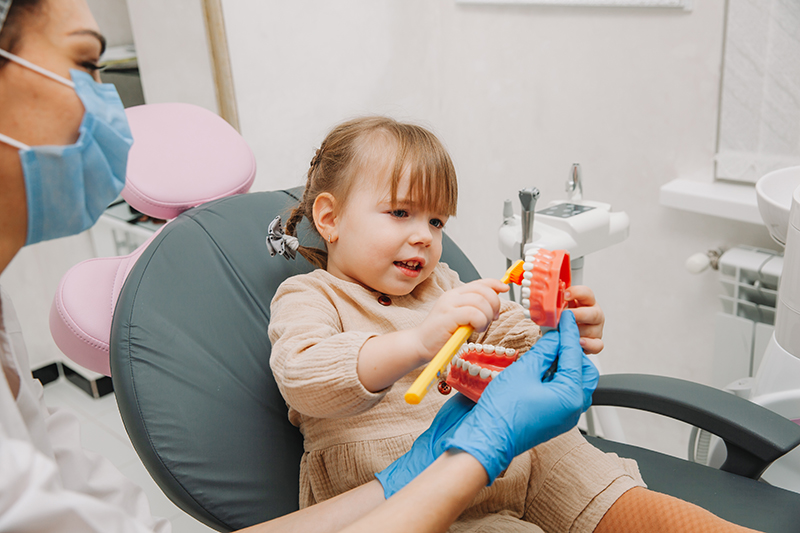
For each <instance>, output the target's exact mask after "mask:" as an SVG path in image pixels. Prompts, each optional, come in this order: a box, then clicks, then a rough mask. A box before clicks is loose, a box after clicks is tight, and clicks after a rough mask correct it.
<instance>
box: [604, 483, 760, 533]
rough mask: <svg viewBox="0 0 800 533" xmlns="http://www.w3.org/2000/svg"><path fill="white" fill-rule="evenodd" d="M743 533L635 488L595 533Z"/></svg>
mask: <svg viewBox="0 0 800 533" xmlns="http://www.w3.org/2000/svg"><path fill="white" fill-rule="evenodd" d="M619 531H637V532H642V533H662V532H663V533H671V532H674V531H685V532H689V533H744V532H748V531H750V532H752V531H754V530H752V529H747V528H745V527H741V526H737V525H735V524H732V523H730V522H727V521H725V520H723V519H722V518H719V517H718V516H716V515H714V514H712V513H710V512H708V511H706V510H705V509H703V508H702V507H698V506H696V505H694V504H692V503H689V502H685V501H683V500H679V499H678V498H674V497H672V496H667V495H666V494H661V493H658V492H653V491H651V490H647V489H645V488H642V487H636V488H633V489H631V490H629V491H628V492H626V493H625V494H623V495H622V496H621V497H620V498H619V499H618V500H617V501H616V503H614V505H612V506H611V509H609V510H608V512H607V513H606V515H605V516H604V517H603V519H602V520H600V523H599V524H598V525H597V529H595V533H615V532H619Z"/></svg>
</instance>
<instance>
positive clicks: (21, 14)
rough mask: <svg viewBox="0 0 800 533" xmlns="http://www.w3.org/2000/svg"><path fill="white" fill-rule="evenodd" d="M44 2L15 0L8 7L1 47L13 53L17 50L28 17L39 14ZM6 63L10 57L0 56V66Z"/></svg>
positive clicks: (1, 36)
mask: <svg viewBox="0 0 800 533" xmlns="http://www.w3.org/2000/svg"><path fill="white" fill-rule="evenodd" d="M44 4H45V1H44V0H13V1H12V2H11V7H9V8H8V13H7V14H6V21H5V23H4V24H3V29H2V30H0V48H2V49H3V50H5V51H6V52H10V53H12V54H13V53H14V52H16V49H17V47H18V46H19V41H20V38H21V36H22V32H23V26H24V25H25V24H26V23H27V22H28V20H27V19H28V18H29V17H30V16H32V15H38V14H39V13H40V11H41V9H42V8H43V7H44ZM6 63H8V59H6V58H4V57H0V68H3V67H4V66H5V65H6Z"/></svg>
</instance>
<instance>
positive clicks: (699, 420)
mask: <svg viewBox="0 0 800 533" xmlns="http://www.w3.org/2000/svg"><path fill="white" fill-rule="evenodd" d="M299 194H300V191H299V190H289V191H277V192H265V193H252V194H246V195H239V196H234V197H230V198H224V199H221V200H217V201H214V202H211V203H208V204H205V205H203V206H200V207H197V208H194V209H191V210H189V211H187V212H185V213H184V214H182V215H181V216H179V217H178V218H177V219H176V220H174V221H173V222H171V223H170V224H169V225H168V226H167V227H166V228H164V230H163V231H162V232H161V234H159V235H158V236H157V237H156V238H155V239H154V240H153V241H152V243H151V244H150V245H149V246H148V248H147V249H146V250H145V251H144V252H143V253H142V254H141V257H140V258H139V259H138V261H137V262H136V265H135V266H134V267H133V269H132V270H131V272H130V274H129V276H128V279H127V282H126V283H125V286H124V288H123V289H122V291H121V294H120V297H119V301H118V303H117V306H116V310H115V313H114V319H113V325H112V331H111V343H110V353H111V371H112V376H113V382H114V389H115V391H116V397H117V402H118V403H119V407H120V412H121V414H122V418H123V421H124V423H125V427H126V429H127V431H128V433H129V435H130V437H131V440H132V441H133V444H134V447H135V448H136V451H137V453H138V454H139V456H140V457H141V458H142V460H143V462H144V464H145V466H146V467H147V469H148V470H149V472H150V474H151V475H152V476H153V478H154V479H155V480H156V482H157V483H158V485H159V486H160V487H161V488H162V490H163V491H164V492H165V493H166V494H167V496H169V498H170V499H171V500H172V501H174V502H175V503H176V504H177V505H178V506H179V507H181V508H182V509H183V510H185V511H186V512H187V513H189V514H190V515H192V516H194V517H195V518H197V519H198V520H200V521H202V522H205V523H206V524H208V525H209V526H211V527H214V528H216V529H218V530H220V531H227V530H232V529H238V528H241V527H244V526H248V525H251V524H254V523H258V522H261V521H264V520H268V519H270V518H274V517H277V516H280V515H283V514H285V513H288V512H291V511H293V510H295V509H297V496H298V464H299V460H300V456H301V454H302V453H303V444H302V437H301V435H300V433H299V432H298V430H297V429H296V428H295V427H293V426H292V425H290V424H289V422H288V420H287V416H286V414H287V408H286V405H285V403H284V401H283V399H282V398H281V396H280V394H279V392H278V389H277V387H276V385H275V382H274V380H273V378H272V374H271V372H270V368H269V356H270V343H269V339H268V337H267V326H268V324H269V319H270V309H269V305H270V301H271V299H272V296H273V294H274V293H275V290H276V289H277V287H278V285H279V284H280V283H281V282H282V281H283V280H284V279H286V277H288V276H291V275H294V274H298V273H301V272H307V271H309V270H310V269H311V266H310V265H309V264H308V263H306V262H305V261H304V260H303V259H302V258H298V260H297V261H286V260H285V259H283V258H282V257H270V256H269V254H268V252H267V248H266V246H265V242H264V241H265V236H266V234H267V226H268V224H269V222H270V221H271V220H272V219H273V218H274V217H275V215H276V214H286V213H288V210H289V209H290V208H291V206H293V205H294V204H295V203H296V202H297V200H298V198H299ZM308 238H309V237H308V235H307V234H304V231H303V228H302V227H301V240H303V239H308ZM443 260H444V261H445V262H447V263H448V264H449V265H450V266H451V267H453V268H454V269H456V270H457V271H458V272H459V273H460V275H461V277H462V279H463V280H465V281H468V280H472V279H475V278H477V277H478V273H477V272H476V270H475V268H474V267H473V266H472V265H471V263H470V262H469V260H468V259H467V258H466V257H465V256H464V255H463V253H462V252H461V251H460V250H459V249H458V247H457V246H455V245H454V244H453V243H452V241H450V240H449V239H447V238H446V239H445V245H444V253H443ZM595 401H596V403H601V404H607V405H623V406H631V407H638V408H644V409H647V410H652V411H656V412H660V413H662V414H666V415H668V416H673V417H676V418H679V419H682V420H686V421H688V422H690V423H693V424H695V425H698V426H700V427H703V428H704V429H708V430H710V431H712V432H714V433H716V434H718V435H720V436H722V437H723V438H724V439H725V440H726V441H727V442H728V444H729V450H731V452H730V456H731V458H732V460H731V462H730V464H728V465H726V467H725V468H726V469H727V470H729V471H728V472H726V471H721V470H714V469H710V468H707V467H703V466H700V465H697V464H694V463H689V462H687V461H681V460H679V459H674V458H671V457H667V456H664V455H661V454H657V453H654V452H650V451H647V450H642V449H640V448H634V447H630V446H624V445H620V444H617V443H613V442H610V441H602V440H599V439H593V442H594V443H595V444H596V445H597V446H599V447H600V448H602V449H604V450H609V451H615V452H617V453H618V454H620V455H622V456H627V457H633V458H635V459H637V460H639V462H640V467H641V470H642V473H643V476H644V478H645V480H646V481H647V483H648V484H649V485H650V487H651V488H653V489H655V490H658V491H662V492H665V493H669V494H673V495H676V496H679V497H682V498H684V499H687V500H690V501H693V502H695V503H698V504H699V505H701V506H703V507H706V508H708V509H709V510H711V511H713V512H715V513H716V514H718V515H720V516H722V517H724V518H727V519H728V520H731V521H733V522H737V523H740V524H742V525H746V526H749V527H753V528H757V529H762V530H765V531H796V530H797V529H798V527H799V526H798V524H800V495H798V494H796V493H793V492H788V491H785V490H782V489H778V488H775V487H771V486H769V485H766V484H764V483H760V482H758V481H756V480H757V479H758V476H759V474H760V473H761V471H763V468H764V467H765V466H766V465H768V464H769V463H770V462H771V461H773V460H774V459H776V458H777V457H779V456H781V455H782V454H783V453H786V452H787V451H788V450H790V449H792V448H793V447H794V446H796V445H797V443H798V442H800V428H798V427H797V426H796V425H795V424H793V423H792V422H789V421H787V420H785V419H783V418H781V417H778V416H777V415H774V414H772V413H771V412H769V411H766V410H765V409H762V408H760V407H758V406H755V405H753V404H750V403H748V402H746V401H744V400H741V399H739V398H736V397H734V396H732V395H728V394H726V393H723V392H720V391H717V390H714V389H710V388H707V387H702V386H700V385H696V384H692V383H687V382H680V381H678V380H670V379H666V378H654V377H652V376H650V377H648V376H603V378H602V379H601V383H600V388H599V390H598V392H597V393H596V395H595ZM739 474H744V475H739Z"/></svg>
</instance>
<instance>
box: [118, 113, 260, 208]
mask: <svg viewBox="0 0 800 533" xmlns="http://www.w3.org/2000/svg"><path fill="white" fill-rule="evenodd" d="M126 113H127V115H128V122H129V123H130V127H131V132H132V134H133V140H134V143H133V147H132V148H131V151H130V155H129V157H128V174H127V178H126V183H125V188H124V189H123V191H122V197H123V198H125V200H126V201H127V202H128V203H129V204H130V205H131V206H133V207H134V208H135V209H137V210H139V211H141V212H142V213H144V214H146V215H150V216H152V217H155V218H161V219H165V220H170V219H173V218H175V217H176V216H178V215H179V214H181V213H182V212H184V211H186V210H187V209H189V208H191V207H195V206H198V205H200V204H203V203H205V202H209V201H211V200H217V199H219V198H224V197H225V196H231V195H234V194H239V193H243V192H247V191H248V190H249V189H250V186H251V185H252V184H253V180H254V179H255V175H256V162H255V157H254V156H253V152H252V151H251V150H250V147H249V146H248V145H247V143H246V142H245V141H244V139H243V138H242V136H241V135H239V133H238V132H237V131H236V130H235V129H233V127H232V126H231V125H230V124H228V123H227V122H225V120H223V119H222V118H220V117H219V116H217V115H216V114H214V113H212V112H211V111H208V110H207V109H204V108H202V107H198V106H195V105H191V104H181V103H169V104H148V105H142V106H136V107H131V108H128V109H127V110H126Z"/></svg>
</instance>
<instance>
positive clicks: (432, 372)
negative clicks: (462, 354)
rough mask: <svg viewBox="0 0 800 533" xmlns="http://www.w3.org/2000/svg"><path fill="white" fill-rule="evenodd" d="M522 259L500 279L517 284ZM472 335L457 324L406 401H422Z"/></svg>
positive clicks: (417, 380)
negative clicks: (456, 327)
mask: <svg viewBox="0 0 800 533" xmlns="http://www.w3.org/2000/svg"><path fill="white" fill-rule="evenodd" d="M522 265H523V262H522V260H519V261H517V262H516V263H514V264H513V265H511V267H510V268H509V269H508V270H506V273H505V275H504V276H503V277H502V278H501V279H500V281H502V282H503V283H506V284H508V283H516V284H519V283H520V282H521V280H522V274H523V269H522ZM470 335H472V328H471V327H470V326H459V327H458V329H456V331H455V332H454V333H453V334H452V335H451V336H450V339H449V340H448V341H447V342H446V343H445V344H444V346H442V349H441V350H439V353H437V354H436V355H435V356H434V358H433V359H431V362H430V363H428V366H426V367H425V370H423V371H422V373H421V374H420V375H419V377H417V379H416V381H414V383H413V384H412V385H411V386H410V387H409V388H408V390H407V391H406V394H405V400H406V403H410V404H413V405H416V404H418V403H419V402H421V401H422V399H423V398H424V397H425V395H426V394H427V393H428V391H429V390H430V388H431V387H432V386H433V384H434V383H436V382H437V381H438V380H439V378H441V377H442V376H443V375H444V371H445V369H446V368H447V365H448V364H449V363H450V361H451V360H452V359H453V356H454V355H455V354H456V352H458V349H459V348H460V347H461V345H462V344H464V343H465V342H466V340H467V339H469V336H470Z"/></svg>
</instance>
